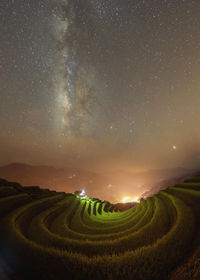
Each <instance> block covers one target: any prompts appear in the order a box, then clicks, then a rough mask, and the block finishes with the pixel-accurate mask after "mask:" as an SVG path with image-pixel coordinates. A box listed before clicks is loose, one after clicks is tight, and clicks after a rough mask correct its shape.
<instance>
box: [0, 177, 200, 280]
mask: <svg viewBox="0 0 200 280" xmlns="http://www.w3.org/2000/svg"><path fill="white" fill-rule="evenodd" d="M0 185H1V186H0V220H1V221H0V253H1V255H0V257H1V258H3V259H4V261H5V262H6V264H7V265H9V267H10V268H11V270H12V271H14V272H15V275H17V278H16V279H58V280H60V279H61V280H62V279H80V280H93V279H95V280H102V279H110V280H111V279H116V280H117V279H119V280H121V279H126V280H129V279H130V280H132V279H136V280H137V279H138V280H140V279H142V280H143V279H146V280H147V279H154V280H155V279H169V280H175V279H194V280H197V279H200V216H199V213H200V177H195V178H190V179H187V180H186V181H185V182H184V183H181V184H177V185H175V186H173V187H168V188H167V189H166V190H165V191H161V192H159V193H158V194H156V195H154V196H153V197H149V198H147V199H146V200H143V201H141V202H140V203H139V204H137V205H134V206H133V207H132V208H130V209H128V210H126V211H119V210H118V209H117V208H116V207H114V206H113V205H111V204H108V203H107V202H101V201H100V200H95V199H83V198H79V197H77V196H75V195H72V194H65V193H56V192H51V191H48V190H46V191H43V190H40V189H36V188H23V187H20V186H19V185H17V184H12V183H11V184H9V183H8V182H5V184H4V183H2V182H1V184H0Z"/></svg>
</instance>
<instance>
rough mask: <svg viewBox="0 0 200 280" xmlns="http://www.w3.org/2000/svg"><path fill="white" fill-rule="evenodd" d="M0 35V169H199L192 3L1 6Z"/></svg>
mask: <svg viewBox="0 0 200 280" xmlns="http://www.w3.org/2000/svg"><path fill="white" fill-rule="evenodd" d="M0 26H1V29H0V37H1V49H0V50H1V52H0V61H1V65H0V67H1V68H0V83H1V88H0V98H1V102H0V127H1V149H2V157H1V158H2V160H1V161H2V163H4V162H11V161H19V160H21V161H27V160H28V161H29V162H33V163H50V164H57V165H68V164H72V165H77V166H78V165H80V166H88V167H94V166H101V167H102V168H103V167H108V168H111V167H112V168H114V167H117V168H122V167H123V168H125V167H126V168H133V169H134V168H147V167H151V168H152V167H160V166H163V167H175V166H187V167H191V166H193V167H195V166H198V165H199V163H200V153H199V144H200V133H199V128H198V123H199V121H200V114H199V107H200V93H199V91H200V82H199V71H200V70H199V69H200V36H199V35H200V34H199V30H200V3H199V1H198V0H196V1H192V0H188V1H187V0H185V1H184V0H176V1H175V0H173V1H172V0H169V1H165V0H160V1H153V0H152V1H139V0H136V1H130V0H123V1H122V0H116V1H111V0H107V1H98V0H91V1H81V0H73V1H72V0H69V1H64V0H63V1H61V0H60V1H53V0H51V1H44V0H37V1H33V0H32V1H31V0H29V1H28V0H27V1H25V0H23V1H14V0H12V1H11V0H8V1H5V0H4V1H1V3H0ZM5 151H7V152H5Z"/></svg>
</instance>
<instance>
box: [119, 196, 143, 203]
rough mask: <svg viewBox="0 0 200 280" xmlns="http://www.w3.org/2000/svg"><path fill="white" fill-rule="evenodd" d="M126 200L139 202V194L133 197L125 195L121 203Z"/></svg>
mask: <svg viewBox="0 0 200 280" xmlns="http://www.w3.org/2000/svg"><path fill="white" fill-rule="evenodd" d="M128 202H140V197H139V196H135V197H131V196H126V197H124V198H122V203H128Z"/></svg>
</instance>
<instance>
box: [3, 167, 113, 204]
mask: <svg viewBox="0 0 200 280" xmlns="http://www.w3.org/2000/svg"><path fill="white" fill-rule="evenodd" d="M0 178H5V179H6V180H9V181H17V182H19V183H20V184H22V185H26V186H28V185H37V186H40V187H42V188H49V189H52V190H56V191H64V192H74V191H75V190H77V189H86V191H87V193H88V195H89V196H93V194H94V193H95V196H96V197H99V198H104V197H103V196H104V195H105V196H106V199H108V198H109V197H108V196H109V192H108V189H107V185H108V184H109V183H110V181H109V179H108V178H107V177H104V176H102V175H100V174H97V173H95V172H90V171H87V170H84V169H80V168H71V167H66V168H55V167H52V166H45V165H41V166H34V165H29V164H22V163H12V164H9V165H6V166H1V167H0ZM94 190H95V192H94ZM107 192H108V193H107Z"/></svg>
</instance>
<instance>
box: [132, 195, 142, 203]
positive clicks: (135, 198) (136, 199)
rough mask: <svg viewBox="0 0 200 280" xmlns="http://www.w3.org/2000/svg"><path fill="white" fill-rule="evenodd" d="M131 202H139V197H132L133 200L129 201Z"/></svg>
mask: <svg viewBox="0 0 200 280" xmlns="http://www.w3.org/2000/svg"><path fill="white" fill-rule="evenodd" d="M131 202H140V197H139V196H136V197H134V199H133V200H131Z"/></svg>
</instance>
